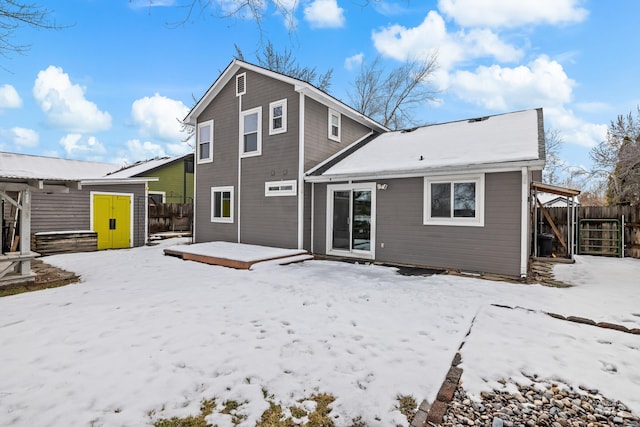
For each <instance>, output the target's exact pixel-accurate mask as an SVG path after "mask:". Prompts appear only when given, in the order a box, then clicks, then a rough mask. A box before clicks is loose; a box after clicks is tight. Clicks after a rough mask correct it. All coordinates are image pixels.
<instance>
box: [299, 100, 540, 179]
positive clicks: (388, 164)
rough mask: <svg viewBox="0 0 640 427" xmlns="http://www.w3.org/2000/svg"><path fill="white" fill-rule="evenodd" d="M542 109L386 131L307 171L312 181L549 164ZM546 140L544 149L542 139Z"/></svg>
mask: <svg viewBox="0 0 640 427" xmlns="http://www.w3.org/2000/svg"><path fill="white" fill-rule="evenodd" d="M543 138H544V127H543V124H542V109H533V110H525V111H518V112H513V113H507V114H500V115H494V116H488V117H481V118H476V119H468V120H460V121H455V122H449V123H442V124H434V125H429V126H424V127H419V128H415V129H409V130H403V131H394V132H387V133H383V134H380V135H378V136H376V137H375V138H372V139H371V140H370V141H368V143H366V144H364V145H361V147H360V148H359V149H357V150H355V151H352V152H347V153H346V155H345V156H344V157H343V158H341V159H335V158H334V159H330V160H331V161H332V162H333V163H334V164H333V165H331V166H330V167H328V168H327V167H326V166H328V161H325V162H324V163H323V164H321V165H319V166H318V167H316V168H314V169H312V170H311V171H309V172H308V173H307V174H308V175H311V176H309V177H308V180H309V181H327V180H330V179H338V178H342V177H350V178H354V177H358V176H361V177H364V176H388V177H393V176H406V175H408V174H416V175H419V174H424V173H428V172H436V171H439V170H445V171H452V170H469V169H473V168H477V169H481V168H488V167H498V168H500V167H505V166H509V165H511V166H514V167H515V166H516V165H520V164H527V165H530V166H537V167H539V168H542V166H543V165H544V149H543V144H544V139H543ZM540 141H542V148H541V142H540Z"/></svg>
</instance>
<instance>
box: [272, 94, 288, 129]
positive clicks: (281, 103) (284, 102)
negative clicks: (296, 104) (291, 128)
mask: <svg viewBox="0 0 640 427" xmlns="http://www.w3.org/2000/svg"><path fill="white" fill-rule="evenodd" d="M279 106H281V107H282V127H280V128H274V127H273V119H275V118H276V117H275V116H274V115H273V110H274V109H275V108H276V107H279ZM286 131H287V99H286V98H285V99H281V100H279V101H274V102H272V103H270V104H269V135H277V134H280V133H285V132H286Z"/></svg>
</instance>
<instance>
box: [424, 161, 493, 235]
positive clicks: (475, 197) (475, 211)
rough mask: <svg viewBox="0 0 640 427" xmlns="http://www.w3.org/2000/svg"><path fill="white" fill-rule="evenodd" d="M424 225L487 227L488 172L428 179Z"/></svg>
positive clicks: (425, 191)
mask: <svg viewBox="0 0 640 427" xmlns="http://www.w3.org/2000/svg"><path fill="white" fill-rule="evenodd" d="M423 222H424V225H457V226H469V227H483V226H484V174H482V175H471V176H454V177H425V178H424V221H423Z"/></svg>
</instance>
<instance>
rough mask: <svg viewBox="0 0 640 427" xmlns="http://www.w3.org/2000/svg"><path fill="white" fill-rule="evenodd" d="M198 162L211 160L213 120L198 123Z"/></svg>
mask: <svg viewBox="0 0 640 427" xmlns="http://www.w3.org/2000/svg"><path fill="white" fill-rule="evenodd" d="M197 137H198V163H209V162H212V161H213V120H209V121H208V122H202V123H198V136H197Z"/></svg>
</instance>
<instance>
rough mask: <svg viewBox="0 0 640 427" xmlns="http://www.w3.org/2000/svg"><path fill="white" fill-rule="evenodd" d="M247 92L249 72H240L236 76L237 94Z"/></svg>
mask: <svg viewBox="0 0 640 427" xmlns="http://www.w3.org/2000/svg"><path fill="white" fill-rule="evenodd" d="M245 93H247V73H242V74H238V75H237V76H236V96H240V95H244V94H245Z"/></svg>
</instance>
